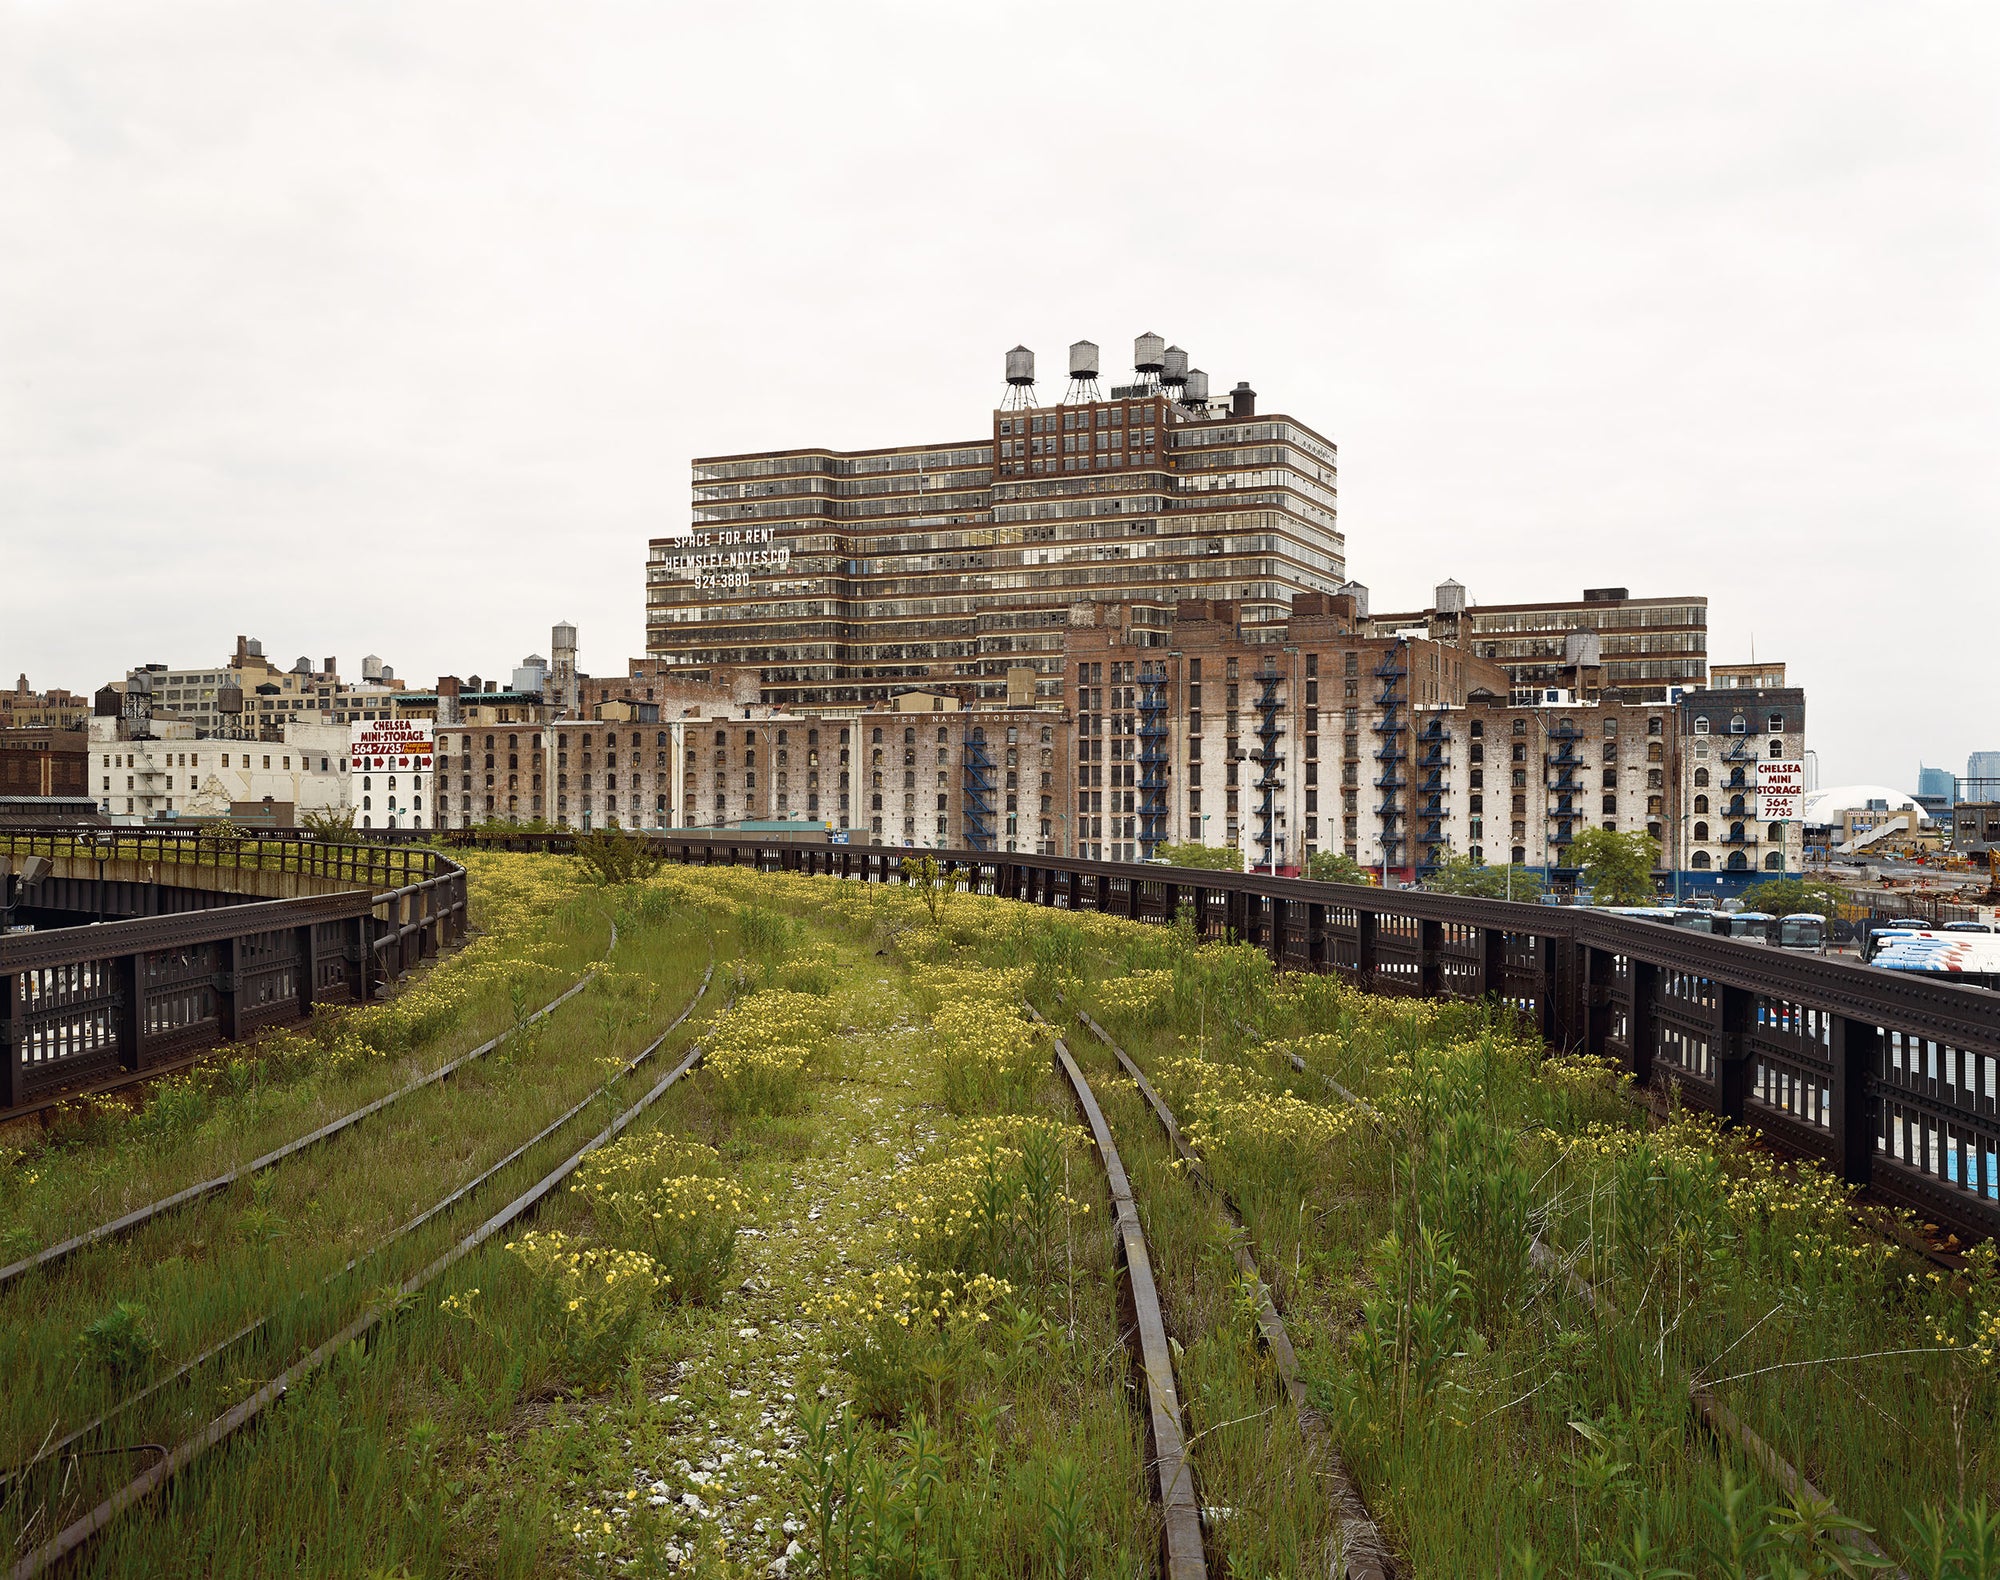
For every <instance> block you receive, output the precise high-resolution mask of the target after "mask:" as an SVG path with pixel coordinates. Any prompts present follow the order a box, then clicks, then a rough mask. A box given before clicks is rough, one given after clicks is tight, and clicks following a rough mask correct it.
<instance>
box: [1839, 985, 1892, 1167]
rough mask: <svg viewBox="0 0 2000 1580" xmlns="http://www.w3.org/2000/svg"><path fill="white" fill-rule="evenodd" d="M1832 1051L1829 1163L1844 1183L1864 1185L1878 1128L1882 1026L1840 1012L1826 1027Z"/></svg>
mask: <svg viewBox="0 0 2000 1580" xmlns="http://www.w3.org/2000/svg"><path fill="white" fill-rule="evenodd" d="M1829 1030H1830V1031H1831V1032H1832V1034H1833V1036H1832V1046H1831V1047H1830V1048H1829V1049H1828V1050H1827V1051H1828V1052H1829V1053H1830V1054H1831V1055H1832V1056H1833V1102H1832V1109H1833V1111H1832V1113H1831V1114H1830V1115H1829V1116H1828V1117H1829V1118H1830V1119H1831V1121H1832V1126H1833V1149H1834V1166H1835V1167H1836V1168H1837V1169H1839V1171H1840V1177H1841V1179H1843V1180H1844V1181H1846V1182H1847V1183H1848V1184H1850V1185H1866V1184H1867V1183H1868V1181H1869V1179H1870V1178H1871V1177H1872V1175H1873V1174H1874V1172H1875V1141H1876V1135H1877V1132H1878V1129H1879V1120H1878V1118H1877V1111H1876V1103H1877V1099H1876V1095H1875V1080H1876V1077H1877V1076H1878V1075H1879V1074H1880V1073H1881V1069H1882V1029H1881V1027H1879V1026H1874V1025H1871V1024H1869V1023H1868V1022H1867V1021H1865V1020H1853V1019H1850V1018H1849V1017H1848V1016H1846V1015H1836V1016H1834V1017H1833V1024H1832V1025H1831V1027H1829Z"/></svg>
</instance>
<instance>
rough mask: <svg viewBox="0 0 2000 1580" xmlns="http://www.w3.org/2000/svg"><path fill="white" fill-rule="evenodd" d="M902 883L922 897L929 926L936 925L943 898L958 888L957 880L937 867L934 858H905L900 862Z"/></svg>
mask: <svg viewBox="0 0 2000 1580" xmlns="http://www.w3.org/2000/svg"><path fill="white" fill-rule="evenodd" d="M901 870H902V874H903V882H905V883H907V884H909V885H911V886H912V887H914V888H915V889H916V891H917V893H918V894H919V895H921V896H922V897H923V902H924V909H925V910H927V911H929V912H930V916H931V925H932V926H933V927H935V926H937V924H938V907H940V906H941V905H943V904H944V901H945V896H946V895H948V894H951V893H953V892H954V891H955V890H956V889H957V888H958V879H957V877H956V876H955V875H954V874H952V873H948V872H946V871H945V870H944V868H942V867H940V866H939V865H938V859H937V857H935V856H905V857H904V858H903V862H902V869H901Z"/></svg>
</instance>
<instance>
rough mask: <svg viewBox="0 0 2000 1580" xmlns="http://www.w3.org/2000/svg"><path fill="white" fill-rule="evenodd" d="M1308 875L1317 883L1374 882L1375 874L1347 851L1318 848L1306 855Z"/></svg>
mask: <svg viewBox="0 0 2000 1580" xmlns="http://www.w3.org/2000/svg"><path fill="white" fill-rule="evenodd" d="M1306 876H1307V877H1308V878H1311V879H1312V880H1313V881H1314V882H1315V883H1359V884H1372V883H1373V882H1374V881H1375V874H1374V873H1372V872H1370V871H1369V870H1368V869H1367V868H1366V867H1364V866H1362V865H1361V863H1360V862H1358V861H1356V860H1355V859H1354V858H1353V857H1352V856H1350V855H1348V854H1347V853H1346V852H1345V851H1339V850H1316V851H1314V852H1313V853H1312V854H1311V855H1310V856H1308V857H1306Z"/></svg>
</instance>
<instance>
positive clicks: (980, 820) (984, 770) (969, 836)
mask: <svg viewBox="0 0 2000 1580" xmlns="http://www.w3.org/2000/svg"><path fill="white" fill-rule="evenodd" d="M965 843H966V845H967V847H968V848H969V849H972V850H991V849H993V759H992V757H991V756H990V755H988V753H987V750H986V732H985V731H984V730H974V731H973V732H972V738H971V739H970V740H968V741H967V742H966V743H965Z"/></svg>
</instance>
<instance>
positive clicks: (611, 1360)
mask: <svg viewBox="0 0 2000 1580" xmlns="http://www.w3.org/2000/svg"><path fill="white" fill-rule="evenodd" d="M507 1249H508V1251H509V1252H511V1253H512V1254H513V1255H514V1256H515V1257H516V1258H517V1259H518V1260H519V1261H520V1263H521V1265H522V1266H523V1267H525V1268H526V1269H527V1271H528V1275H529V1277H530V1279H531V1280H532V1285H533V1293H532V1295H531V1297H530V1298H531V1301H532V1304H533V1307H534V1319H535V1320H534V1330H535V1332H536V1335H537V1340H538V1342H539V1343H540V1344H541V1345H542V1346H543V1348H544V1350H545V1351H546V1353H547V1355H548V1358H549V1359H550V1361H551V1362H552V1363H553V1364H554V1365H555V1366H556V1368H557V1370H558V1371H560V1372H561V1374H562V1375H563V1376H564V1377H566V1378H568V1379H569V1380H571V1381H573V1382H578V1383H584V1384H589V1383H596V1382H602V1381H603V1380H605V1379H606V1378H607V1377H610V1376H611V1375H612V1374H614V1373H615V1372H616V1371H617V1370H618V1369H619V1368H620V1367H621V1366H623V1365H624V1364H625V1361H626V1359H627V1358H628V1357H629V1356H630V1355H631V1353H632V1350H633V1348H634V1346H635V1345H636V1344H637V1342H638V1337H639V1326H640V1324H641V1323H643V1322H644V1321H645V1320H646V1315H647V1313H648V1311H649V1310H650V1309H651V1308H652V1304H653V1296H654V1293H655V1292H656V1291H657V1290H658V1289H659V1288H660V1287H661V1284H662V1282H663V1280H662V1279H661V1278H660V1276H659V1274H658V1272H657V1271H656V1270H655V1269H654V1266H653V1259H652V1258H651V1257H650V1256H647V1255H646V1254H645V1253H644V1252H643V1251H626V1250H620V1249H615V1248H612V1247H607V1246H593V1245H584V1244H583V1243H582V1242H580V1241H578V1240H575V1239H573V1238H571V1237H570V1236H569V1235H566V1234H563V1233H561V1232H559V1231H557V1230H546V1231H542V1230H533V1229H531V1230H529V1231H528V1232H527V1233H526V1234H524V1235H522V1236H521V1237H520V1239H518V1240H510V1241H509V1242H508V1243H507Z"/></svg>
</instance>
